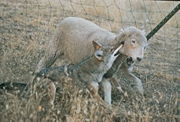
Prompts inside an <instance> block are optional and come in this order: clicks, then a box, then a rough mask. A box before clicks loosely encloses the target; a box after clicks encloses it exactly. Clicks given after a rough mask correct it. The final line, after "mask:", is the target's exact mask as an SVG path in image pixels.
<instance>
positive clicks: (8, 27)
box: [0, 0, 180, 122]
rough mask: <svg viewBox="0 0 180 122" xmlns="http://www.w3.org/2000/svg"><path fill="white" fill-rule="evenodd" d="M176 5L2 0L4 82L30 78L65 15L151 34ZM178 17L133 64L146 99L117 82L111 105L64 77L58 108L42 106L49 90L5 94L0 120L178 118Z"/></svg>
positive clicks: (0, 78) (0, 70)
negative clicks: (122, 88)
mask: <svg viewBox="0 0 180 122" xmlns="http://www.w3.org/2000/svg"><path fill="white" fill-rule="evenodd" d="M130 3H131V4H130ZM176 4H177V2H152V1H141V0H140V1H138V2H137V0H135V1H133V0H121V1H118V0H93V1H91V0H71V1H70V0H52V1H50V0H37V1H33V0H28V1H24V0H15V1H14V0H8V1H7V0H1V2H0V82H7V81H11V82H19V81H20V82H28V81H29V79H30V78H31V76H32V75H31V74H32V72H33V71H34V69H35V67H36V64H37V62H38V61H39V60H40V58H41V57H42V56H43V54H44V50H45V48H46V42H47V41H49V40H50V39H51V38H52V36H53V34H54V31H55V28H56V24H57V23H58V21H60V20H62V19H63V18H65V17H67V16H79V17H83V18H87V19H89V20H91V21H93V22H95V23H97V24H98V25H100V26H101V27H104V28H107V29H109V30H112V31H117V30H118V29H119V28H121V27H126V26H129V25H134V26H136V27H138V28H141V29H145V30H146V31H147V32H149V31H150V30H151V29H152V28H153V27H154V26H155V25H156V24H157V23H158V22H159V21H160V20H161V19H162V18H163V17H164V16H165V15H166V14H167V13H168V11H170V10H171V9H172V8H173V7H174V6H176ZM179 20H180V16H179V13H177V14H176V15H175V16H174V17H173V18H172V19H171V20H170V21H169V22H168V23H167V24H166V25H165V26H164V27H163V28H162V29H161V30H160V31H159V32H158V33H157V34H156V35H155V36H154V37H153V38H152V39H151V40H150V42H149V43H150V44H149V48H148V49H147V52H146V54H145V58H144V60H143V61H142V62H141V63H139V64H137V65H136V66H135V70H134V73H135V74H136V75H137V76H138V77H140V79H142V81H143V84H144V87H145V95H146V96H145V97H143V98H141V97H140V98H139V97H133V96H131V95H129V94H128V97H127V96H124V95H123V94H122V93H120V92H119V91H118V90H117V88H116V87H115V86H114V89H113V105H112V108H111V109H110V108H108V107H104V104H103V103H101V102H99V101H97V100H96V99H94V98H93V97H92V96H91V94H90V93H89V92H88V90H86V88H84V87H81V86H82V84H81V83H80V84H78V85H77V84H76V83H77V82H75V81H74V80H71V79H69V78H68V77H65V78H64V79H63V78H62V80H61V82H58V83H57V86H58V87H59V89H58V90H57V96H56V97H57V98H56V101H55V107H54V108H53V109H50V110H49V111H48V112H43V111H39V109H40V108H38V106H39V103H40V101H41V98H42V96H44V95H45V93H46V91H43V90H42V91H38V94H34V95H32V96H31V97H30V98H29V99H20V98H19V97H18V96H16V95H12V94H8V93H6V94H1V95H0V102H1V103H2V104H1V105H2V106H0V107H1V108H0V121H3V122H5V121H20V122H21V121H27V122H28V121H37V120H38V119H44V120H47V121H65V120H66V121H74V122H79V121H107V122H110V121H117V122H119V121H125V122H126V121H142V122H150V121H162V122H164V121H167V122H170V121H172V122H176V121H180V117H179V114H180V101H179V88H180V85H179V84H180V64H179V60H180V58H179V57H180V55H179V54H180V46H179V41H180V40H179V38H180V37H179V36H180V32H179V30H180V28H179V25H180V21H179ZM56 65H59V63H58V62H57V64H56ZM44 85H45V84H44ZM37 95H38V96H40V97H38V96H37ZM37 98H38V99H37ZM40 110H41V109H40ZM39 115H41V116H42V118H39Z"/></svg>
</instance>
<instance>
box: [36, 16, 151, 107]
mask: <svg viewBox="0 0 180 122" xmlns="http://www.w3.org/2000/svg"><path fill="white" fill-rule="evenodd" d="M92 40H96V41H98V42H99V43H101V44H105V45H110V46H113V47H118V46H119V45H121V44H123V47H122V48H121V49H120V50H119V52H120V53H121V54H123V55H126V56H127V59H126V61H125V62H124V63H122V60H123V58H121V57H120V56H119V57H118V58H117V60H116V61H115V63H114V64H113V66H112V68H111V69H110V70H109V71H108V72H107V73H106V74H105V75H104V78H103V81H102V86H103V88H104V91H106V92H104V96H105V97H104V99H105V101H106V102H107V103H109V104H111V83H110V80H111V78H112V77H113V78H115V79H116V80H117V81H118V82H121V81H120V79H119V75H118V74H119V73H121V72H123V73H124V76H125V77H126V78H127V79H130V80H131V81H132V82H133V83H134V84H135V88H137V90H138V91H139V93H141V94H143V86H142V83H141V80H140V79H139V78H137V77H136V76H135V75H133V74H132V73H131V71H132V69H133V65H134V63H135V62H137V61H138V62H139V61H141V60H142V59H143V56H144V49H145V47H146V46H147V45H148V44H147V39H146V37H145V32H144V31H142V30H139V29H137V28H136V27H127V28H124V29H122V30H121V31H120V32H118V33H112V32H110V31H108V30H106V29H103V28H101V27H99V26H98V25H96V24H94V23H92V22H90V21H88V20H85V19H83V18H78V17H68V18H65V19H64V20H62V21H61V22H60V23H59V25H58V28H57V32H56V35H55V36H54V38H53V39H52V40H50V41H49V43H48V47H47V51H46V53H45V56H44V57H43V58H42V59H41V60H40V62H39V64H38V65H37V69H36V72H39V71H40V70H41V69H43V68H47V67H50V66H51V65H52V64H53V63H54V62H55V61H56V59H57V58H59V57H60V58H61V59H67V61H68V63H70V64H76V63H79V62H80V61H82V59H83V58H84V57H87V56H90V55H92V54H93V49H94V48H93V46H92V44H91V43H92ZM121 56H122V55H121ZM121 64H122V65H121ZM87 70H88V69H87Z"/></svg>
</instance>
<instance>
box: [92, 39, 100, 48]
mask: <svg viewBox="0 0 180 122" xmlns="http://www.w3.org/2000/svg"><path fill="white" fill-rule="evenodd" d="M92 43H93V47H94V49H95V50H98V49H100V48H101V47H102V45H101V44H99V43H98V42H97V41H92Z"/></svg>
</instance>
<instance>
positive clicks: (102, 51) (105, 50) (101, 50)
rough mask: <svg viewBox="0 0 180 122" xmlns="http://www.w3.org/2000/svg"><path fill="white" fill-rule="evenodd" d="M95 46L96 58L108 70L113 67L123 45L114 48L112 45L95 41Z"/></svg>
mask: <svg viewBox="0 0 180 122" xmlns="http://www.w3.org/2000/svg"><path fill="white" fill-rule="evenodd" d="M92 43H93V46H94V50H95V51H94V57H95V59H96V60H97V61H98V62H99V63H101V64H102V66H103V65H104V66H103V67H104V68H105V69H106V70H108V69H110V68H111V66H112V64H113V62H114V61H115V59H116V58H117V57H118V55H119V50H120V48H121V47H122V46H119V47H118V48H116V49H114V47H112V46H105V45H101V44H100V43H98V42H96V41H93V42H92Z"/></svg>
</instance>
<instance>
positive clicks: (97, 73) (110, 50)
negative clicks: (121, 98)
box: [0, 41, 122, 106]
mask: <svg viewBox="0 0 180 122" xmlns="http://www.w3.org/2000/svg"><path fill="white" fill-rule="evenodd" d="M92 45H93V47H94V53H93V55H91V56H89V57H87V58H86V59H83V60H82V61H81V62H80V64H76V65H75V66H72V65H70V66H69V67H71V70H69V69H67V72H68V73H69V74H68V75H70V77H71V78H73V79H74V80H80V81H81V82H85V83H86V84H87V86H88V88H89V90H90V91H91V92H92V93H93V95H95V97H97V98H98V99H100V97H99V95H98V89H99V84H98V83H99V82H101V81H102V78H103V75H104V74H105V73H106V72H107V71H108V70H109V69H110V68H111V66H112V64H113V62H114V61H115V59H116V58H117V57H118V55H119V50H120V48H121V47H122V45H120V46H119V47H118V48H116V49H115V48H114V47H112V46H109V45H103V44H100V43H98V42H96V41H92ZM78 65H79V66H78ZM69 67H67V68H69ZM72 67H73V68H72ZM64 70H65V66H64V69H63V70H62V73H64ZM41 71H43V69H42V70H41ZM52 73H54V71H53V72H52ZM41 75H43V73H42V74H41ZM45 75H46V76H45ZM45 75H44V77H47V78H48V77H49V75H51V72H47V74H45ZM57 80H59V79H57ZM48 82H49V84H48V85H49V91H50V92H51V93H50V95H49V96H47V98H48V99H49V100H48V101H50V104H51V105H52V106H53V102H54V99H55V91H56V87H55V85H54V83H53V80H49V81H48ZM12 86H14V87H17V88H21V91H22V90H23V88H26V84H25V83H12V85H11V83H1V84H0V88H1V89H7V90H9V89H10V88H11V87H12ZM12 88H13V87H12ZM26 91H27V89H26ZM105 92H106V91H105Z"/></svg>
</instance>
